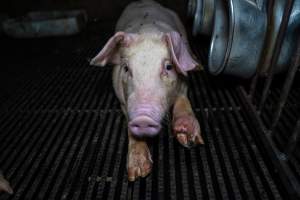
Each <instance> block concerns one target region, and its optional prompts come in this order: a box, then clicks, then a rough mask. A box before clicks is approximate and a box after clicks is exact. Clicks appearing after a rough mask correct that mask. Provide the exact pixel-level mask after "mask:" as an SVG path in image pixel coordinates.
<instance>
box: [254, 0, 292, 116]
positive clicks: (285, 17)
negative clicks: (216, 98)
mask: <svg viewBox="0 0 300 200" xmlns="http://www.w3.org/2000/svg"><path fill="white" fill-rule="evenodd" d="M293 5H294V0H287V1H286V4H285V8H284V13H283V16H282V20H281V24H280V29H279V33H278V36H277V39H276V44H275V49H274V53H273V56H272V59H271V65H270V70H269V74H268V78H267V80H266V83H265V85H264V89H263V93H262V98H261V100H260V103H259V108H258V110H259V112H261V110H262V108H263V106H264V104H265V101H266V99H267V96H268V92H269V89H270V86H271V83H272V81H273V77H274V70H275V66H276V64H277V60H278V57H279V53H280V50H281V46H282V43H283V40H284V36H285V32H286V28H287V25H288V22H289V19H290V13H291V10H292V8H293Z"/></svg>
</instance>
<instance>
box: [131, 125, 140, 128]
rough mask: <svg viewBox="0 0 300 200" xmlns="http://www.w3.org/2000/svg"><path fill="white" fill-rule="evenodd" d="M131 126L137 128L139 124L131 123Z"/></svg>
mask: <svg viewBox="0 0 300 200" xmlns="http://www.w3.org/2000/svg"><path fill="white" fill-rule="evenodd" d="M132 127H134V128H139V127H140V126H139V125H138V124H133V125H132Z"/></svg>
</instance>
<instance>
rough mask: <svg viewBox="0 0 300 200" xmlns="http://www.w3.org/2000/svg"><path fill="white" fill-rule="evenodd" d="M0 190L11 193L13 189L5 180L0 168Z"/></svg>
mask: <svg viewBox="0 0 300 200" xmlns="http://www.w3.org/2000/svg"><path fill="white" fill-rule="evenodd" d="M0 192H7V193H9V194H13V189H12V188H11V186H10V184H9V182H8V181H7V180H5V178H4V176H3V174H2V172H1V170H0Z"/></svg>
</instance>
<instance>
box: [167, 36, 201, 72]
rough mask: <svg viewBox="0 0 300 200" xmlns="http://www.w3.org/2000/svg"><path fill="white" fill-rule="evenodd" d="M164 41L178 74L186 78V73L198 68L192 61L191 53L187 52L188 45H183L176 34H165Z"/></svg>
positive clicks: (195, 62) (194, 61) (196, 63)
mask: <svg viewBox="0 0 300 200" xmlns="http://www.w3.org/2000/svg"><path fill="white" fill-rule="evenodd" d="M166 41H167V44H168V47H169V49H170V52H171V56H172V60H173V62H174V64H175V65H176V67H177V70H178V71H179V72H181V73H182V74H184V75H185V76H186V75H187V71H190V70H193V69H195V68H196V67H197V66H200V65H199V63H198V62H197V61H196V60H195V59H193V57H192V55H191V52H189V49H188V44H186V43H185V41H184V40H183V39H182V38H181V36H180V35H179V33H178V32H175V31H174V32H170V33H166Z"/></svg>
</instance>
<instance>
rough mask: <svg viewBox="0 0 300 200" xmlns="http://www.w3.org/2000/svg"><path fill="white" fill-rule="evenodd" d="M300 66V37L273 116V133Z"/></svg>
mask: <svg viewBox="0 0 300 200" xmlns="http://www.w3.org/2000/svg"><path fill="white" fill-rule="evenodd" d="M299 65H300V37H298V40H297V49H296V53H295V55H294V57H293V59H292V63H291V66H290V68H289V71H288V73H287V76H286V79H285V82H284V85H283V87H282V89H281V95H280V99H279V101H278V104H277V106H276V111H275V114H274V115H273V119H272V124H271V130H272V131H273V130H274V129H275V127H276V125H277V123H278V121H279V118H280V116H281V113H282V109H283V107H284V105H285V103H286V100H287V97H288V95H289V92H290V90H291V87H292V84H293V81H294V78H295V75H296V72H297V69H298V67H299Z"/></svg>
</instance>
